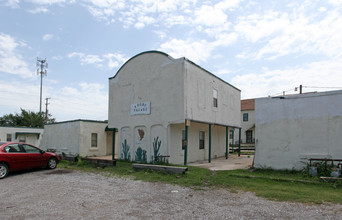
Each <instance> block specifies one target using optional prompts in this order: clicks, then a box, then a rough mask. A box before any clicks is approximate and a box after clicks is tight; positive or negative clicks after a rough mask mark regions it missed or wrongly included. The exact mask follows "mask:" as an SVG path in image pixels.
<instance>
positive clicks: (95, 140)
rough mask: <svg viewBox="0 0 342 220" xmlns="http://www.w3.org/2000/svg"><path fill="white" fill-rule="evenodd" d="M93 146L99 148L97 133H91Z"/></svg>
mask: <svg viewBox="0 0 342 220" xmlns="http://www.w3.org/2000/svg"><path fill="white" fill-rule="evenodd" d="M91 147H92V148H97V133H92V134H91Z"/></svg>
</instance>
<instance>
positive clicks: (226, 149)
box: [226, 126, 229, 159]
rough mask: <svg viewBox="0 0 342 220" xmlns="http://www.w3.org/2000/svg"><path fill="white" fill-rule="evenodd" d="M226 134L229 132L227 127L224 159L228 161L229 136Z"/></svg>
mask: <svg viewBox="0 0 342 220" xmlns="http://www.w3.org/2000/svg"><path fill="white" fill-rule="evenodd" d="M228 132H229V129H228V126H226V159H228V153H229V151H228V145H229V144H228V138H229V135H228Z"/></svg>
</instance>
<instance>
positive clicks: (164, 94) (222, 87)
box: [108, 51, 240, 164]
mask: <svg viewBox="0 0 342 220" xmlns="http://www.w3.org/2000/svg"><path fill="white" fill-rule="evenodd" d="M108 127H109V128H117V129H118V132H117V137H118V143H119V144H118V145H116V148H117V149H118V157H119V158H121V159H128V160H134V161H142V162H150V161H152V160H154V159H156V158H157V159H160V156H169V157H168V158H167V159H168V161H169V162H170V163H173V164H183V163H187V162H192V161H197V160H208V161H210V160H211V158H215V157H220V156H224V155H225V153H226V146H227V145H228V136H229V135H228V134H229V133H228V132H229V129H231V128H233V127H235V128H238V127H240V90H239V89H237V88H235V87H234V86H232V85H230V84H229V83H227V82H225V81H223V80H222V79H220V78H218V77H216V76H215V75H213V74H212V73H210V72H208V71H207V70H205V69H203V68H201V67H200V66H198V65H196V64H195V63H193V62H191V61H190V60H188V59H186V58H179V59H174V58H172V57H170V56H169V55H167V54H165V53H162V52H158V51H148V52H144V53H140V54H138V55H136V56H134V57H132V58H131V59H130V60H128V61H127V62H126V63H125V64H124V65H123V66H122V67H121V68H120V69H119V71H118V72H117V73H116V75H115V76H114V77H112V78H110V79H109V112H108Z"/></svg>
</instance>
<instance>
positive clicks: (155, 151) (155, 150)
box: [152, 137, 161, 162]
mask: <svg viewBox="0 0 342 220" xmlns="http://www.w3.org/2000/svg"><path fill="white" fill-rule="evenodd" d="M158 139H159V137H156V138H154V139H153V156H152V161H155V162H159V161H160V158H158V156H160V153H159V150H160V145H161V140H159V141H158Z"/></svg>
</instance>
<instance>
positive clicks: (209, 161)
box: [208, 124, 211, 163]
mask: <svg viewBox="0 0 342 220" xmlns="http://www.w3.org/2000/svg"><path fill="white" fill-rule="evenodd" d="M208 163H211V124H209V158H208Z"/></svg>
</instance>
